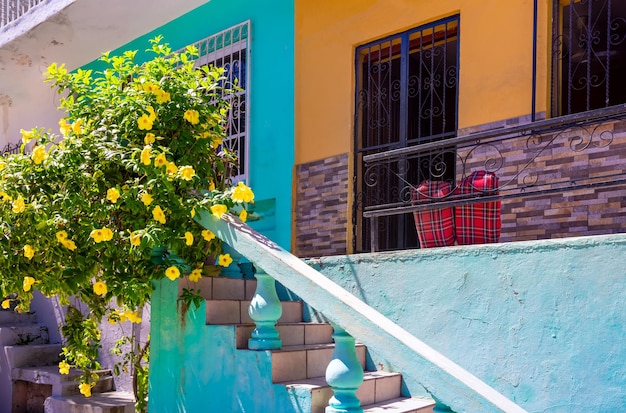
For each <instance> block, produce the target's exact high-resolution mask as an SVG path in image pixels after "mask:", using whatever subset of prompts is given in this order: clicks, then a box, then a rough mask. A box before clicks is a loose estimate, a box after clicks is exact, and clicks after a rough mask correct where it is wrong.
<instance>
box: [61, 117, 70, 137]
mask: <svg viewBox="0 0 626 413" xmlns="http://www.w3.org/2000/svg"><path fill="white" fill-rule="evenodd" d="M59 130H60V131H61V134H62V135H63V136H68V135H69V134H70V131H71V130H72V126H71V125H70V124H69V123H67V121H66V120H65V119H61V120H60V121H59Z"/></svg>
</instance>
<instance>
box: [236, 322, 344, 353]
mask: <svg viewBox="0 0 626 413" xmlns="http://www.w3.org/2000/svg"><path fill="white" fill-rule="evenodd" d="M254 328H255V326H254V325H251V324H243V325H238V326H237V348H238V349H247V348H248V339H249V338H250V336H251V335H252V331H253V330H254ZM276 328H277V329H278V334H279V335H280V339H281V340H282V342H283V346H302V345H305V344H329V343H332V342H333V339H332V337H331V336H332V334H333V327H332V326H331V325H330V324H328V323H305V322H301V323H284V324H277V325H276Z"/></svg>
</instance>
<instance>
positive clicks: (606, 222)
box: [457, 120, 626, 242]
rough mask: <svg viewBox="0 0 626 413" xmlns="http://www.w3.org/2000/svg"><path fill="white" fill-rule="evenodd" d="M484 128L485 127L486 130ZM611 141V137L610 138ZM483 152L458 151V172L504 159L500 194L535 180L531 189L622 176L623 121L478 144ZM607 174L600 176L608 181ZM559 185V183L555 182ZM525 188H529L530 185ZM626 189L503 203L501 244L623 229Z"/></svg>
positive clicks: (625, 162)
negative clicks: (460, 161)
mask: <svg viewBox="0 0 626 413" xmlns="http://www.w3.org/2000/svg"><path fill="white" fill-rule="evenodd" d="M486 129H489V128H486ZM609 139H610V141H609ZM483 143H485V144H487V145H484V150H482V151H481V150H474V153H473V154H472V155H470V156H469V157H467V159H466V156H467V155H468V154H469V151H470V148H467V149H464V150H463V149H460V150H459V151H458V154H459V159H466V161H467V162H466V164H465V172H463V169H462V166H461V165H462V163H458V164H457V173H458V174H459V176H460V175H461V174H465V175H467V174H468V173H470V172H472V171H473V170H477V169H485V165H486V163H487V162H488V160H489V159H498V158H500V155H499V154H497V152H496V150H495V148H497V150H498V151H499V152H500V153H501V155H502V157H501V158H500V159H502V160H503V163H502V164H501V165H499V166H500V167H499V168H496V169H497V170H496V174H497V176H498V177H499V179H500V187H501V188H503V189H504V190H503V192H506V188H515V187H519V186H523V185H524V184H525V183H531V182H532V183H535V185H534V187H541V188H548V187H549V185H548V184H552V186H555V185H554V184H555V183H559V182H561V183H564V182H569V181H576V182H577V183H586V182H592V181H593V178H596V177H601V176H603V175H604V176H606V175H621V179H623V178H624V177H625V176H626V120H618V121H609V122H606V121H605V122H602V123H598V124H592V125H587V126H584V127H573V128H569V129H566V130H561V131H558V130H557V131H553V132H550V133H546V134H542V135H533V136H522V137H516V138H513V139H509V140H505V141H501V142H494V145H493V146H491V145H489V142H488V141H486V142H483ZM611 179H612V178H604V179H602V180H604V181H607V180H611ZM557 186H558V184H557ZM530 189H533V187H531V188H530ZM625 207H626V188H624V185H622V186H621V187H617V188H608V187H607V188H602V187H601V188H595V189H589V188H587V189H579V190H575V191H567V192H563V193H557V194H544V195H538V196H533V197H527V196H525V195H524V194H522V195H521V196H520V197H515V198H511V199H505V200H503V201H502V208H501V213H502V234H501V238H500V240H501V242H509V241H522V240H536V239H547V238H563V237H574V236H583V235H599V234H612V233H620V232H626V210H625V209H624V208H625Z"/></svg>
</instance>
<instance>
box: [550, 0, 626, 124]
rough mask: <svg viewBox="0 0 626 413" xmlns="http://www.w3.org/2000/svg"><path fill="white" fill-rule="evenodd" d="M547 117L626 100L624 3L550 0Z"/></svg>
mask: <svg viewBox="0 0 626 413" xmlns="http://www.w3.org/2000/svg"><path fill="white" fill-rule="evenodd" d="M552 15H553V21H552V116H562V115H568V114H571V113H578V112H583V111H588V110H593V109H598V108H604V107H609V106H613V105H617V104H620V103H625V102H626V77H624V72H625V71H626V2H625V1H623V0H553V10H552Z"/></svg>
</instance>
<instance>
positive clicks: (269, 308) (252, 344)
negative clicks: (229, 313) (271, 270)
mask: <svg viewBox="0 0 626 413" xmlns="http://www.w3.org/2000/svg"><path fill="white" fill-rule="evenodd" d="M254 277H255V278H256V279H257V284H256V291H255V292H254V297H252V300H251V301H250V307H248V314H249V315H250V318H252V320H253V321H254V323H255V324H256V328H255V329H254V331H253V332H252V337H251V338H250V339H249V340H248V348H249V349H251V350H275V349H279V348H281V347H282V345H283V342H282V340H281V339H280V337H279V334H278V330H277V329H276V323H277V322H278V319H279V318H280V316H281V315H282V314H283V307H282V304H281V303H280V300H279V299H278V294H276V281H274V279H273V278H272V277H270V276H269V275H267V274H266V273H265V271H263V270H262V269H260V268H257V272H256V274H254Z"/></svg>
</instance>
